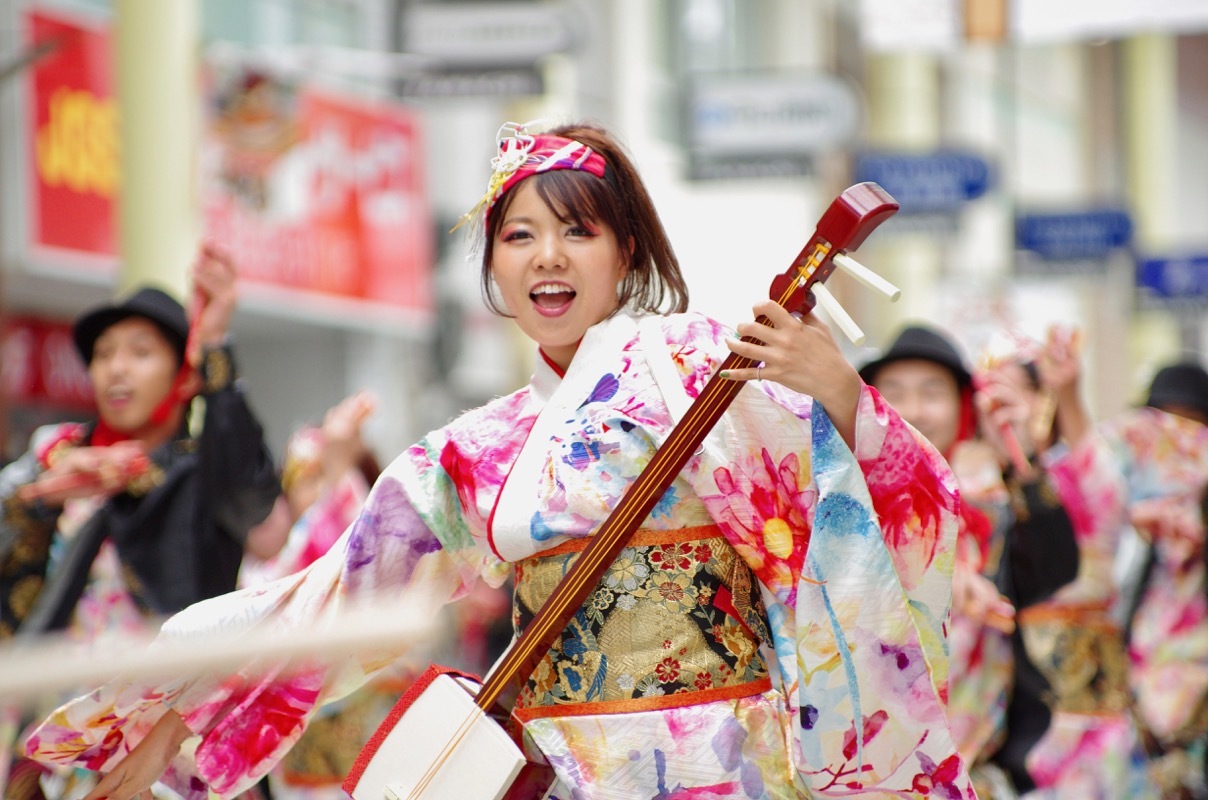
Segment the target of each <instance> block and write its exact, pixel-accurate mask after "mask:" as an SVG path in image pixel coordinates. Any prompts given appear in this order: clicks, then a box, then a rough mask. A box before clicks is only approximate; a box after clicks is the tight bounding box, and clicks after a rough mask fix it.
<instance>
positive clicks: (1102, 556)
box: [1018, 435, 1159, 800]
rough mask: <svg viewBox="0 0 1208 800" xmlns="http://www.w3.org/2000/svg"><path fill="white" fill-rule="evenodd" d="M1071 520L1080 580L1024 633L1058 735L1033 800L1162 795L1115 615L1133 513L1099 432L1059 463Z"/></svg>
mask: <svg viewBox="0 0 1208 800" xmlns="http://www.w3.org/2000/svg"><path fill="white" fill-rule="evenodd" d="M1048 474H1049V477H1050V480H1051V486H1052V488H1053V491H1054V492H1055V494H1056V497H1057V499H1058V500H1059V501H1060V503H1061V505H1062V507H1064V509H1065V510H1066V512H1067V514H1068V515H1069V518H1070V522H1071V523H1072V525H1073V529H1074V536H1075V540H1076V542H1077V545H1078V573H1077V577H1076V578H1075V579H1074V580H1073V581H1072V582H1070V583H1067V584H1066V585H1065V586H1063V587H1061V588H1060V589H1058V590H1057V592H1056V593H1055V594H1054V595H1053V596H1052V597H1051V598H1050V599H1048V600H1046V601H1044V602H1042V603H1039V604H1036V605H1033V606H1030V607H1028V608H1026V609H1024V610H1023V611H1022V612H1021V613H1020V614H1019V618H1018V624H1019V629H1020V632H1021V634H1022V637H1023V643H1024V647H1025V649H1026V651H1027V653H1028V658H1029V660H1030V661H1031V662H1032V663H1033V664H1035V665H1036V668H1037V670H1038V671H1039V672H1040V674H1042V675H1043V676H1044V678H1045V679H1046V681H1047V684H1048V691H1049V697H1048V698H1047V700H1046V702H1047V704H1048V705H1049V707H1050V710H1051V712H1052V717H1051V720H1050V722H1049V727H1048V729H1047V730H1046V731H1045V732H1044V733H1043V735H1042V736H1041V737H1040V739H1039V740H1038V741H1037V742H1036V743H1035V744H1034V745H1033V746H1032V748H1031V749H1030V750H1029V751H1028V755H1027V766H1028V772H1029V774H1030V775H1031V776H1032V778H1033V779H1034V780H1035V782H1036V788H1035V789H1034V790H1032V791H1030V792H1027V793H1026V794H1024V795H1023V797H1025V798H1028V800H1044V799H1046V798H1051V800H1061V798H1066V797H1086V798H1096V799H1097V800H1115V799H1118V800H1145V798H1157V797H1158V796H1159V795H1158V791H1157V786H1156V784H1155V783H1154V782H1153V780H1152V779H1151V777H1150V775H1149V772H1148V770H1147V769H1146V765H1145V759H1144V756H1143V749H1142V744H1141V740H1140V735H1139V733H1138V730H1137V726H1136V724H1135V722H1134V718H1133V714H1132V707H1131V703H1130V698H1129V686H1128V656H1127V652H1126V648H1125V644H1124V639H1123V633H1122V630H1121V627H1120V625H1119V622H1118V620H1117V619H1116V618H1115V616H1113V609H1114V608H1115V607H1116V605H1117V604H1118V602H1119V600H1120V587H1119V580H1118V578H1117V577H1116V576H1115V575H1114V573H1113V562H1114V560H1115V555H1116V552H1117V550H1118V547H1119V540H1120V532H1121V523H1122V520H1123V517H1122V511H1123V506H1122V503H1121V499H1122V498H1121V497H1120V494H1119V487H1120V483H1119V471H1118V469H1117V467H1116V465H1115V463H1114V462H1113V459H1112V455H1111V452H1110V449H1109V448H1108V446H1107V443H1106V441H1105V440H1104V439H1102V438H1101V437H1099V436H1095V435H1092V436H1090V437H1088V438H1087V439H1086V440H1085V441H1083V442H1081V443H1079V445H1078V446H1077V447H1076V448H1075V449H1074V450H1073V451H1067V452H1063V453H1061V454H1060V455H1059V456H1058V457H1057V458H1056V459H1055V460H1054V461H1053V463H1051V464H1050V466H1049V473H1048Z"/></svg>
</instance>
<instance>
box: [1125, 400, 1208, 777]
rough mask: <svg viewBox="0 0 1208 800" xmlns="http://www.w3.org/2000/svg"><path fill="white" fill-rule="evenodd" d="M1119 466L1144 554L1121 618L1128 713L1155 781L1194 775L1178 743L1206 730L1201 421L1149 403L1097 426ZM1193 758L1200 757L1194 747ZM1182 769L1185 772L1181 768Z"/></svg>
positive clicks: (1206, 448)
mask: <svg viewBox="0 0 1208 800" xmlns="http://www.w3.org/2000/svg"><path fill="white" fill-rule="evenodd" d="M1101 431H1102V435H1103V437H1104V439H1105V440H1106V441H1107V443H1108V446H1109V447H1110V448H1111V450H1112V453H1113V455H1114V456H1115V459H1116V462H1117V464H1118V465H1119V469H1120V471H1121V477H1122V479H1123V485H1122V486H1121V487H1120V491H1121V492H1122V495H1121V501H1122V502H1124V503H1126V504H1127V508H1128V511H1129V516H1130V520H1131V522H1132V524H1133V526H1134V527H1135V528H1136V530H1137V532H1138V534H1139V535H1140V538H1141V539H1142V540H1143V541H1144V542H1145V548H1144V549H1145V551H1146V553H1147V555H1146V556H1145V557H1142V558H1140V559H1137V561H1139V562H1144V561H1146V560H1149V561H1150V566H1149V567H1148V568H1147V569H1142V570H1137V572H1141V573H1142V574H1141V577H1140V586H1139V589H1138V592H1139V596H1138V598H1137V600H1136V602H1135V603H1134V604H1133V605H1134V607H1135V611H1134V610H1133V608H1132V607H1130V608H1124V609H1121V610H1120V611H1121V616H1127V615H1128V613H1129V612H1132V614H1131V619H1126V621H1125V625H1126V626H1127V629H1128V630H1129V632H1130V635H1129V639H1128V648H1129V649H1128V656H1129V665H1130V672H1129V679H1130V685H1131V688H1132V692H1133V695H1134V696H1135V703H1136V716H1137V717H1138V718H1139V719H1140V721H1141V722H1142V724H1143V725H1144V726H1145V728H1146V731H1147V733H1148V734H1149V735H1150V736H1152V740H1151V742H1150V753H1149V755H1150V757H1151V758H1153V759H1154V764H1153V766H1152V768H1153V770H1154V772H1155V774H1156V775H1157V776H1158V778H1159V780H1161V781H1162V783H1163V785H1171V783H1172V782H1173V783H1186V782H1187V781H1188V780H1191V781H1192V782H1195V781H1197V780H1199V779H1200V778H1199V777H1198V773H1199V771H1200V769H1199V766H1198V765H1196V764H1194V763H1192V761H1189V760H1188V759H1187V753H1186V750H1187V748H1188V746H1189V745H1194V744H1195V742H1196V740H1197V739H1198V740H1200V746H1201V747H1202V746H1203V738H1204V734H1205V732H1206V731H1208V707H1206V701H1208V603H1206V602H1205V579H1206V578H1205V569H1204V564H1205V562H1204V556H1203V553H1204V541H1205V535H1204V520H1203V519H1202V517H1201V511H1200V501H1201V497H1202V494H1203V492H1204V491H1205V487H1206V486H1208V426H1204V425H1201V424H1199V423H1198V422H1193V421H1191V420H1187V419H1184V418H1183V417H1179V416H1175V415H1173V414H1167V413H1165V412H1163V411H1159V410H1157V409H1153V408H1138V409H1134V410H1132V411H1129V412H1127V413H1125V414H1123V415H1121V416H1119V417H1117V418H1115V419H1113V420H1111V421H1109V422H1108V423H1106V424H1104V425H1102V426H1101ZM1191 758H1192V759H1198V760H1200V761H1202V758H1200V757H1198V756H1191ZM1188 776H1190V777H1188Z"/></svg>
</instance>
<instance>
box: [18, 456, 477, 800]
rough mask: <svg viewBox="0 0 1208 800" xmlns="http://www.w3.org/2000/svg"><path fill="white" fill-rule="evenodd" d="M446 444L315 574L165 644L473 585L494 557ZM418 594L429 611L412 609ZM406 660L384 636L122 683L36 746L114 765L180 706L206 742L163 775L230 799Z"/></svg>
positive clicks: (306, 621)
mask: <svg viewBox="0 0 1208 800" xmlns="http://www.w3.org/2000/svg"><path fill="white" fill-rule="evenodd" d="M440 449H441V447H440V443H439V442H435V443H434V442H430V441H425V442H423V443H420V444H419V445H416V446H415V447H412V448H411V449H410V450H409V451H408V452H407V453H406V454H404V455H402V456H400V457H399V458H398V459H396V460H395V462H394V463H393V464H391V466H390V467H389V468H388V469H387V470H386V471H385V472H384V473H383V475H382V476H381V478H380V479H379V480H378V481H377V483H376V484H375V485H374V487H373V489H372V490H371V492H370V494H369V497H368V499H367V501H366V503H365V506H364V508H363V509H362V511H361V512H360V514H359V515H358V517H357V519H356V520H355V522H353V524H352V525H351V526H350V527H349V528H348V530H347V531H345V533H344V534H343V536H342V537H341V538H340V539H339V540H338V541H337V542H336V544H335V545H334V546H333V547H332V548H331V550H329V551H328V553H327V554H326V555H324V556H323V557H321V558H319V559H318V560H317V561H315V562H314V563H313V564H311V565H310V566H309V567H308V568H307V569H305V570H303V571H301V572H299V573H297V574H295V575H291V576H287V577H285V578H283V579H280V580H277V581H274V582H272V583H269V584H266V585H263V586H259V587H254V588H249V589H245V590H242V591H238V592H234V593H232V594H229V595H223V596H220V597H217V598H214V599H212V600H207V601H203V602H201V603H197V604H195V605H193V606H190V607H189V608H187V609H185V610H184V611H182V612H180V613H179V614H177V615H176V616H174V617H172V618H170V619H169V620H168V622H167V623H165V625H164V627H163V629H162V632H161V634H160V636H159V638H158V639H157V644H158V645H159V646H171V645H174V644H179V643H181V642H188V640H189V639H190V637H196V636H199V635H205V634H213V633H218V632H221V633H223V634H228V635H230V636H231V637H257V636H276V637H279V636H281V635H282V634H284V633H290V634H292V633H293V632H295V631H296V632H298V633H299V635H302V634H316V635H321V634H322V632H323V631H325V630H332V629H333V627H334V626H338V625H339V624H340V620H341V619H342V618H343V617H342V614H343V613H344V612H346V611H350V610H353V609H354V608H359V607H360V606H361V605H362V604H377V605H378V606H379V607H380V606H381V604H382V603H389V602H391V601H393V602H395V603H396V604H398V608H397V610H395V609H391V612H392V613H399V614H407V613H413V614H414V613H424V614H430V613H431V612H432V611H433V605H434V604H439V603H441V602H444V601H447V600H449V599H451V598H453V597H455V596H458V595H459V594H461V593H463V592H464V591H466V590H467V589H468V587H469V585H470V584H471V582H472V581H473V580H475V579H476V577H477V576H478V575H479V574H480V573H481V572H483V571H484V570H487V569H488V567H489V563H490V560H489V559H487V558H484V556H483V553H482V551H481V550H480V549H479V548H478V547H477V546H476V545H475V542H474V539H473V538H472V537H471V536H470V534H469V532H468V530H467V528H466V525H465V523H464V520H463V519H462V514H461V504H460V503H459V500H458V496H457V491H456V489H455V487H454V485H453V481H452V480H451V479H450V477H449V475H448V474H447V473H446V472H445V471H444V470H443V469H442V468H441V467H440V466H439V461H438V460H437V458H435V457H434V454H437V455H438V454H439V452H440ZM417 498H418V499H417ZM421 597H422V598H423V603H421V604H420V605H422V606H424V607H423V608H417V607H415V606H414V605H412V606H410V607H408V606H407V605H405V604H404V603H405V602H406V601H407V600H408V599H410V600H412V601H414V600H415V598H421ZM429 604H432V605H429ZM152 652H154V648H153V649H152ZM399 655H401V652H400V647H399V646H395V645H392V644H391V643H390V642H382V643H381V645H380V646H371V647H368V648H364V649H358V650H357V651H356V652H355V653H350V654H335V655H334V656H333V657H331V658H321V657H319V656H317V655H308V656H303V657H298V658H295V659H290V660H285V661H282V660H272V659H262V660H259V661H257V662H255V663H249V664H246V665H243V667H242V668H240V669H239V670H238V671H236V672H235V673H234V674H225V675H206V676H204V677H190V678H187V679H183V680H176V681H166V682H159V683H156V682H123V681H121V680H118V681H114V682H112V683H110V684H107V685H105V686H102V687H101V688H99V689H97V690H95V691H93V692H92V693H90V694H88V695H85V696H83V697H80V698H78V699H76V700H74V701H72V702H70V703H68V704H66V705H65V706H63V707H61V708H59V709H58V710H57V711H55V712H54V713H53V714H52V715H51V716H50V717H49V718H48V719H47V720H46V721H45V722H43V723H42V725H41V726H40V727H39V728H38V729H37V730H36V731H35V732H34V733H33V735H32V736H31V737H30V738H29V740H28V742H27V745H26V748H27V751H28V753H29V755H30V756H31V757H32V758H35V759H37V760H41V761H47V762H53V763H59V764H75V765H77V766H81V767H85V768H88V769H92V770H99V771H107V770H109V769H111V768H112V767H113V766H114V765H115V764H116V763H117V762H118V761H119V760H120V759H121V758H122V757H123V756H125V755H126V754H127V753H128V752H129V751H130V750H131V749H132V748H133V747H134V746H135V745H137V744H138V742H139V741H141V740H142V738H143V737H144V736H145V735H146V733H147V731H149V730H150V728H151V727H152V726H153V725H154V723H155V722H156V720H157V719H158V718H159V717H160V716H161V715H162V714H163V713H164V710H165V709H166V708H168V707H170V708H173V709H174V710H175V711H176V712H177V713H178V714H180V716H181V718H182V719H183V720H184V721H185V724H186V725H187V726H188V727H189V728H190V729H191V730H192V731H193V732H194V733H195V734H197V735H198V737H199V738H197V739H195V740H190V742H188V743H186V748H185V749H183V750H182V753H181V755H180V756H178V758H177V759H176V760H175V762H174V763H173V765H172V767H171V768H170V770H169V772H168V773H167V774H166V775H165V777H164V782H165V783H166V784H168V785H169V786H171V787H172V788H173V789H175V790H176V791H177V792H179V793H181V794H182V795H183V796H185V797H186V798H200V797H203V796H205V795H206V793H207V789H208V790H209V791H212V792H213V793H215V794H217V795H218V796H220V797H231V796H234V795H236V794H238V793H239V792H240V791H242V790H244V789H246V788H248V787H250V786H251V785H253V784H254V783H255V782H256V781H257V780H258V779H259V778H260V777H261V776H263V775H264V774H266V773H267V772H268V771H269V769H270V768H271V767H272V765H273V764H274V763H276V761H277V760H279V759H280V758H281V756H282V755H284V753H285V752H286V750H288V749H289V747H290V746H291V745H292V744H293V743H294V742H295V741H297V739H298V738H299V737H300V736H301V734H302V731H303V729H304V728H305V726H306V723H307V721H308V720H309V719H310V717H311V716H312V715H313V713H314V712H315V711H316V710H317V708H318V707H319V706H320V705H322V704H324V703H326V702H328V701H332V700H335V699H338V698H339V697H342V696H344V695H345V694H347V693H348V692H351V691H353V690H354V689H356V688H357V687H359V686H360V685H362V684H363V683H365V682H366V681H367V680H368V679H369V678H370V677H372V676H373V675H374V674H375V673H376V672H377V671H379V670H381V669H383V668H384V667H386V666H388V665H389V664H390V663H391V662H392V661H393V660H394V659H396V658H397V657H398V656H399ZM194 743H195V746H192V745H193V744H194Z"/></svg>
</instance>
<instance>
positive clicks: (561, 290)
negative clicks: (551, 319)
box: [529, 284, 576, 309]
mask: <svg viewBox="0 0 1208 800" xmlns="http://www.w3.org/2000/svg"><path fill="white" fill-rule="evenodd" d="M575 294H576V292H575V290H574V289H571V288H570V287H569V286H560V285H557V284H547V285H545V286H538V287H537V288H536V289H534V290H533V291H532V292H530V293H529V299H530V300H532V301H533V302H534V303H536V304H537V305H538V306H540V307H541V308H549V309H554V308H562V307H563V306H565V305H568V304H569V303H570V301H571V300H574V299H575Z"/></svg>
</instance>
